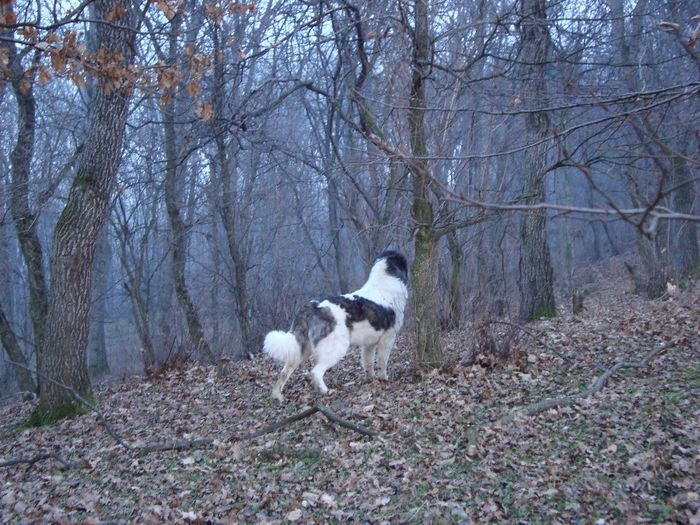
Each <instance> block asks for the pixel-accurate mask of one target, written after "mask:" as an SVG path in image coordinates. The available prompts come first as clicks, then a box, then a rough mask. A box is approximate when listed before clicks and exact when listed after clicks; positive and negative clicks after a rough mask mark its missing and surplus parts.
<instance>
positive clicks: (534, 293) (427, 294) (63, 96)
mask: <svg viewBox="0 0 700 525" xmlns="http://www.w3.org/2000/svg"><path fill="white" fill-rule="evenodd" d="M697 7H698V6H697V3H696V2H690V1H670V0H669V1H649V0H639V1H625V0H607V1H602V0H579V1H571V0H562V1H547V2H545V1H544V0H517V1H511V0H505V1H504V0H478V1H474V2H464V1H452V0H435V1H427V0H412V1H410V2H409V1H404V0H399V1H395V0H391V1H389V0H386V1H385V0H376V1H371V2H353V1H345V0H337V1H336V0H328V1H324V0H309V1H301V0H300V1H289V0H286V1H275V0H269V1H265V2H257V3H237V2H230V1H220V0H208V1H201V0H180V1H177V2H176V1H174V0H156V1H154V2H151V3H150V5H147V3H145V2H141V1H139V0H94V1H87V2H83V3H80V4H78V3H77V2H75V3H69V2H59V3H57V4H51V3H44V2H25V1H23V0H22V1H19V2H16V3H15V2H12V1H9V2H8V1H7V0H2V1H0V72H1V75H0V123H1V125H0V268H2V272H1V273H0V314H1V315H0V336H1V337H2V339H1V340H2V346H3V349H4V350H3V352H4V356H3V359H2V360H0V395H2V396H8V395H10V394H12V393H13V392H17V391H36V389H37V386H38V383H48V382H46V381H43V377H53V378H60V379H61V380H62V381H63V382H65V383H67V384H69V385H72V386H73V387H74V388H76V390H77V391H80V392H89V385H90V384H91V383H94V382H95V381H99V380H104V379H105V378H113V379H120V378H123V377H125V376H128V375H133V374H142V373H144V372H149V373H150V372H155V371H158V370H160V369H162V368H163V367H167V366H169V365H170V364H172V363H173V362H176V361H178V360H201V361H203V362H209V363H218V362H220V359H221V358H222V357H226V358H230V359H238V358H242V357H245V356H248V355H249V354H255V353H257V352H258V351H259V349H260V346H261V341H262V337H263V336H264V334H265V332H266V331H268V330H270V329H272V328H283V327H286V326H287V325H288V323H289V321H290V319H291V317H292V315H293V313H294V311H295V310H296V309H297V308H298V307H299V306H300V305H301V304H303V303H304V302H306V301H307V300H309V299H311V298H315V297H322V296H324V295H327V294H329V293H337V292H339V291H342V292H348V291H351V290H353V289H355V288H356V287H358V286H360V285H361V284H362V282H363V281H364V279H365V278H366V274H367V272H368V269H369V267H370V265H371V262H372V259H373V257H374V256H375V255H377V254H378V253H380V252H381V251H382V250H384V249H386V248H389V247H390V248H394V249H398V250H400V251H402V252H404V253H405V254H407V256H408V258H409V261H410V264H411V265H412V266H411V305H410V307H409V314H408V320H407V326H406V328H405V329H404V330H405V331H406V333H408V334H411V337H412V338H414V339H415V344H416V356H415V359H416V366H418V367H423V368H425V367H427V368H430V367H434V366H438V365H439V364H440V362H441V360H442V354H441V351H440V334H442V333H444V332H445V331H448V330H450V329H454V328H457V327H460V326H478V323H479V322H480V321H483V320H486V319H499V318H505V319H510V320H512V321H513V322H518V323H520V322H525V321H528V320H531V319H535V318H539V317H542V316H551V315H554V314H555V313H556V311H557V309H559V311H560V312H562V311H567V310H568V311H570V309H571V305H572V298H576V299H577V301H579V300H583V301H584V303H585V295H586V287H587V285H588V284H590V283H591V282H592V279H593V270H592V268H593V266H594V265H595V264H596V263H598V262H600V261H603V260H606V259H608V258H611V257H619V258H621V259H623V260H624V261H625V262H626V263H627V265H626V266H625V268H626V270H625V271H626V272H629V276H630V277H631V279H632V282H633V283H634V285H635V286H634V288H635V289H634V290H630V291H632V292H634V293H638V294H642V295H644V296H646V297H649V298H651V299H653V298H657V297H659V296H661V295H663V294H664V293H666V291H667V289H668V286H669V283H674V284H675V285H679V286H683V284H684V283H685V282H686V279H687V278H689V277H690V278H693V277H694V278H697V276H698V268H699V266H698V265H699V262H700V253H699V250H698V222H699V221H700V202H699V199H698V195H699V193H698V180H697V179H698V173H699V171H698V163H699V161H700V155H699V149H698V148H699V145H700V135H699V134H698V122H699V110H700V102H699V101H700V99H699V98H698V91H700V54H699V53H700V49H699V48H698V47H699V46H696V45H695V40H696V39H697V37H698V33H699V32H700V25H698V18H697V16H695V15H700V13H699V12H698V11H697ZM693 17H695V18H693ZM621 267H622V266H621ZM622 277H625V278H627V276H623V275H620V278H622ZM8 361H13V362H15V363H19V364H20V365H23V366H16V365H11V364H10V363H9V362H8ZM84 363H87V367H88V368H87V369H86V370H89V377H84V374H83V375H81V373H82V372H81V370H82V369H84V366H83V365H84ZM24 366H26V367H27V368H23V367H24ZM35 368H36V369H38V370H39V371H40V372H41V373H42V374H43V376H37V375H35V374H32V373H30V372H28V369H32V370H33V369H35ZM66 369H70V370H68V372H66ZM59 390H60V389H59ZM40 394H41V395H42V398H43V397H47V398H48V397H52V396H54V397H56V396H58V397H61V394H57V393H56V392H55V391H51V385H50V384H46V385H42V386H41V390H40ZM66 396H67V394H65V393H64V394H63V399H64V400H65V399H66ZM67 399H68V400H69V401H70V397H68V398H67ZM53 406H55V403H54V405H53ZM47 407H48V405H47Z"/></svg>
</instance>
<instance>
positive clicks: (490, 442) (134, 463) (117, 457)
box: [0, 280, 700, 524]
mask: <svg viewBox="0 0 700 525" xmlns="http://www.w3.org/2000/svg"><path fill="white" fill-rule="evenodd" d="M611 282H613V281H611V280H599V282H597V283H596V284H595V285H594V286H592V287H591V293H590V294H589V295H588V296H587V298H586V310H584V312H583V313H582V314H581V315H580V316H579V317H578V318H577V319H574V318H572V317H571V316H570V315H562V316H560V317H559V318H558V319H554V320H546V321H540V322H535V323H531V324H529V325H527V326H526V327H523V328H524V330H523V329H522V328H518V327H514V326H513V325H509V324H504V323H501V324H500V325H498V324H492V325H488V326H487V327H483V326H482V327H481V328H478V327H465V328H463V329H462V330H461V331H459V332H452V333H450V334H448V335H447V336H446V343H447V344H446V347H447V349H448V352H449V354H450V357H451V359H450V362H451V363H452V364H451V365H450V366H447V367H445V368H444V369H443V370H441V371H437V372H434V373H432V374H430V375H427V376H424V377H417V376H416V375H414V373H413V371H412V370H413V367H412V357H411V356H412V348H411V340H410V337H409V336H408V335H407V333H408V332H406V333H405V334H404V335H403V337H402V338H401V339H400V340H399V343H398V347H397V350H396V351H395V353H394V355H393V356H392V360H391V362H390V369H389V370H390V377H391V381H390V382H388V383H382V382H378V381H377V382H373V383H367V382H365V381H364V380H363V378H362V375H361V373H360V367H359V357H358V355H356V353H354V354H352V355H349V356H348V357H347V358H346V359H345V360H344V361H343V362H342V363H341V364H339V365H338V366H337V367H335V368H334V369H332V370H331V371H329V372H328V374H327V376H326V377H327V383H328V385H329V387H331V388H332V389H333V392H332V394H331V395H330V396H327V397H322V398H321V397H318V396H317V394H315V393H314V392H312V389H311V387H310V382H309V381H308V378H307V377H306V375H305V372H306V371H308V365H307V366H306V367H302V368H301V369H300V371H298V372H297V373H296V374H295V375H293V376H292V378H291V379H290V381H289V383H288V387H287V391H286V394H287V397H288V400H287V402H286V403H285V404H282V405H280V404H279V403H277V402H276V401H274V400H272V399H270V397H269V394H270V386H271V383H272V382H273V381H274V380H275V378H276V375H277V373H278V370H277V369H276V368H275V366H274V364H273V363H272V361H271V360H269V359H267V358H265V357H259V358H255V359H254V360H252V361H241V362H236V363H231V365H230V367H229V370H227V373H226V374H225V375H224V376H223V377H220V376H219V375H217V372H216V370H215V369H214V368H207V367H201V366H196V365H187V366H184V367H181V368H179V369H175V370H173V371H171V372H169V373H168V374H166V375H165V376H163V377H160V378H157V379H151V380H144V379H143V378H133V379H132V380H130V381H128V382H127V383H125V384H120V385H112V386H108V387H105V388H103V389H101V390H98V392H97V400H98V402H99V410H100V411H101V413H102V414H103V415H104V417H105V418H106V420H107V421H108V422H109V425H110V428H111V430H112V431H113V432H114V433H115V434H116V435H118V436H119V437H120V439H122V440H124V442H126V443H128V444H129V445H130V446H132V447H143V446H148V445H149V444H154V443H167V444H170V445H173V444H174V443H175V442H180V445H181V447H185V446H186V445H188V444H191V441H192V440H203V441H200V442H198V443H197V444H196V445H198V446H194V447H191V448H183V449H182V450H166V451H148V452H145V451H143V450H140V451H139V450H131V451H129V450H126V449H125V448H124V447H123V446H121V445H120V444H118V442H117V441H116V440H115V439H114V438H113V437H111V436H110V435H109V434H108V433H107V432H105V428H104V425H103V423H102V422H101V421H100V419H99V417H98V416H97V415H96V414H95V413H90V414H87V415H84V416H82V417H78V418H74V419H70V420H66V421H62V422H60V423H58V424H56V425H55V426H52V427H45V428H29V429H20V428H18V426H19V425H21V424H22V422H23V421H24V420H26V418H27V416H28V415H29V413H30V411H31V410H32V403H30V402H25V403H22V404H12V405H8V406H4V407H2V408H0V463H2V462H8V461H13V460H20V461H18V462H17V463H16V464H13V465H8V466H4V467H3V468H2V469H0V486H1V489H0V522H1V523H19V522H26V523H35V522H50V523H74V522H80V523H103V522H109V523H127V522H128V523H160V522H169V523H238V522H251V523H277V522H282V521H284V522H294V521H298V522H300V523H326V522H369V523H382V522H386V523H421V522H427V523H470V522H487V521H507V522H511V523H515V522H527V523H539V522H547V523H611V522H632V521H635V522H636V521H640V522H657V523H658V522H661V523H664V522H666V523H670V522H680V523H691V524H693V523H694V524H697V523H700V495H699V494H698V492H699V491H698V472H700V449H699V447H698V444H699V442H700V404H699V403H698V398H699V397H700V337H699V334H700V284H698V283H695V284H694V285H690V286H689V287H687V288H686V289H684V290H675V291H673V293H669V294H667V295H666V296H665V297H664V298H662V299H661V300H656V301H647V300H644V299H642V298H640V297H638V296H635V295H632V294H630V293H628V292H627V291H626V290H625V287H626V285H624V286H623V285H619V286H617V287H615V286H614V285H613V284H609V283H611ZM605 283H608V285H607V286H606V285H605ZM479 330H481V331H479ZM480 337H481V338H482V339H481V340H480V339H479V338H480ZM489 337H490V339H489ZM484 340H489V341H492V342H494V344H495V348H496V350H497V351H496V354H498V352H499V351H504V349H507V350H508V351H509V357H508V358H507V359H506V360H504V359H502V358H501V357H499V356H498V355H495V354H494V353H489V352H486V351H483V349H482V350H481V351H479V349H478V348H477V345H478V343H479V342H480V341H482V342H483V341H484ZM506 343H507V346H505V345H506ZM499 348H500V350H498V349H499ZM475 349H476V353H473V351H474V350H475ZM469 356H471V357H469ZM645 357H649V360H648V363H644V365H645V366H642V367H637V368H619V369H618V371H617V373H615V374H612V375H611V377H609V379H608V380H607V382H606V384H605V385H603V386H602V388H601V389H600V390H599V391H597V392H596V393H595V394H593V395H592V396H590V397H583V398H581V399H577V400H572V401H571V402H568V404H566V403H564V404H559V405H558V406H555V407H554V408H550V409H548V410H544V411H542V412H540V413H538V414H536V415H534V416H531V417H525V416H517V415H515V413H514V412H513V410H514V409H516V408H518V407H525V406H528V405H531V404H533V403H536V402H539V401H541V400H543V399H547V398H562V396H566V395H572V394H573V395H575V394H577V393H581V392H584V391H585V390H586V389H587V388H589V387H590V386H591V384H593V382H594V381H595V379H596V378H597V377H600V376H601V374H603V373H604V372H605V371H606V370H609V369H610V368H611V367H613V366H614V365H615V364H616V363H620V362H626V363H631V364H634V363H639V362H641V361H642V360H644V358H645ZM560 400H561V399H560ZM316 403H324V404H325V405H326V406H328V407H330V409H331V410H333V411H334V413H335V414H336V415H337V416H339V417H340V418H343V419H344V420H347V421H350V422H352V423H353V424H356V425H362V426H363V427H367V428H371V429H373V430H375V431H377V432H378V436H377V437H369V436H365V435H362V434H360V433H358V432H356V431H354V430H352V429H348V428H343V427H340V426H338V425H335V424H333V423H332V422H331V421H330V420H329V419H327V418H326V417H323V415H322V414H321V413H318V412H317V413H315V414H313V415H310V416H308V417H306V418H304V419H302V420H300V421H296V422H292V423H289V424H288V425H286V426H285V427H284V428H282V429H279V430H277V431H273V432H270V433H268V434H265V435H263V436H261V437H258V438H254V439H249V438H246V436H245V433H249V432H253V431H256V430H258V429H261V428H263V427H265V426H266V425H268V424H271V423H273V422H276V421H280V420H283V419H284V418H286V417H288V416H292V415H294V414H297V413H299V412H301V411H302V410H303V409H304V408H306V407H308V406H313V405H314V404H316ZM554 405H557V403H554ZM509 415H512V416H514V417H510V418H509V417H508V416H509ZM503 418H506V419H503ZM499 420H500V422H499ZM44 454H49V455H50V454H55V456H53V457H48V458H46V459H39V458H42V457H43V456H42V455H44ZM59 458H60V459H59ZM21 460H36V461H34V462H26V461H25V462H23V461H21Z"/></svg>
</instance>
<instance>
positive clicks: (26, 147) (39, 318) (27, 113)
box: [0, 6, 49, 368]
mask: <svg viewBox="0 0 700 525" xmlns="http://www.w3.org/2000/svg"><path fill="white" fill-rule="evenodd" d="M7 9H10V6H2V7H0V14H4V11H5V10H7ZM6 34H7V33H6ZM7 36H8V38H9V37H11V36H12V35H11V34H7ZM0 47H6V48H7V50H8V52H9V59H10V68H11V71H12V89H13V91H14V94H15V99H16V101H17V142H16V143H15V147H14V149H13V150H12V153H11V155H10V164H11V166H12V169H11V183H10V199H9V202H10V211H11V214H12V221H13V222H14V225H15V228H16V229H17V239H18V241H19V247H20V251H21V253H22V258H23V259H24V263H25V265H26V266H27V282H28V287H29V317H30V319H31V324H32V333H33V343H34V349H35V355H36V363H37V367H39V368H40V367H41V361H42V354H43V339H44V330H45V326H46V315H47V311H48V304H49V303H48V301H49V299H48V289H47V285H46V278H45V274H44V255H43V249H42V247H41V242H40V241H39V235H38V232H37V224H38V222H39V214H38V212H34V211H32V209H31V206H30V204H29V188H30V184H29V178H30V177H29V176H30V171H31V163H32V157H33V153H34V135H35V128H36V101H35V98H34V76H33V74H29V73H28V72H25V71H24V70H23V69H22V64H21V63H20V57H19V56H18V54H17V50H16V48H15V46H14V44H9V43H8V44H3V43H2V42H0Z"/></svg>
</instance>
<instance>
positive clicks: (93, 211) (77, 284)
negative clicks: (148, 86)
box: [33, 0, 138, 422]
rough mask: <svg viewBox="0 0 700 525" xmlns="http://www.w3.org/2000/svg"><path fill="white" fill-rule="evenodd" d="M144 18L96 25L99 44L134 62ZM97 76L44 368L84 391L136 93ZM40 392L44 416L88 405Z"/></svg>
mask: <svg viewBox="0 0 700 525" xmlns="http://www.w3.org/2000/svg"><path fill="white" fill-rule="evenodd" d="M118 5H123V2H122V0H98V1H96V2H94V3H93V4H92V8H93V12H92V17H93V18H94V19H95V20H105V18H106V16H107V15H108V14H109V13H110V12H112V11H113V10H114V9H115V8H116V7H117V6H118ZM137 16H138V10H136V9H135V8H134V7H133V6H131V5H129V6H127V9H126V13H125V15H124V16H123V17H122V18H121V19H120V21H121V23H120V24H118V25H117V24H112V23H101V24H96V27H95V33H96V38H97V41H98V42H99V46H98V47H100V48H102V49H104V50H105V51H106V56H113V57H119V58H120V60H119V63H118V64H115V66H118V67H122V68H126V67H127V66H129V65H130V64H131V63H132V62H133V58H134V49H135V47H134V45H135V34H136V32H135V30H134V29H135V27H136V24H137ZM112 71H113V70H112ZM96 80H97V84H96V86H95V89H94V91H93V93H92V96H91V98H90V101H89V104H88V114H87V126H86V128H87V129H86V135H85V146H84V148H83V150H82V152H81V154H80V157H79V160H78V164H77V168H76V174H75V179H74V180H73V184H72V186H71V189H70V193H69V195H68V200H67V202H66V206H65V208H64V209H63V211H62V213H61V215H60V217H59V219H58V222H57V224H56V228H55V230H54V235H53V247H52V252H51V260H50V265H51V292H52V293H51V298H50V300H49V308H48V315H47V323H46V332H45V341H44V347H45V356H44V359H43V366H42V367H41V372H42V373H43V374H44V375H46V376H47V377H49V378H51V379H53V380H55V381H58V382H61V383H63V384H65V385H66V386H68V387H70V388H72V389H73V390H74V391H75V392H77V393H78V394H80V395H81V396H82V397H86V396H90V395H91V387H90V379H89V375H88V370H87V359H86V352H85V346H86V343H87V337H88V325H89V314H90V289H91V286H90V285H91V282H92V263H93V258H94V254H95V246H96V244H97V238H98V236H99V234H100V232H101V231H102V228H103V227H104V223H105V221H106V218H107V214H108V207H109V203H110V200H111V195H112V190H113V188H114V185H115V181H116V174H117V168H118V166H119V161H120V157H121V150H122V141H123V136H124V127H125V124H126V119H127V116H128V109H129V96H130V92H131V89H130V86H128V85H127V87H124V86H116V85H114V84H113V83H112V81H111V80H110V78H109V76H105V77H102V76H100V75H99V73H98V78H97V79H96ZM108 83H109V84H110V85H109V86H108V85H107V84H108ZM40 396H41V399H40V402H39V405H38V406H37V408H36V411H35V414H34V417H33V419H34V421H36V422H41V421H47V420H52V419H56V418H60V417H64V416H65V415H69V414H71V413H75V412H77V411H80V409H81V407H79V405H78V404H77V403H76V401H75V399H74V398H73V395H72V394H71V393H70V392H69V391H67V390H66V389H65V388H62V387H61V386H59V385H57V384H54V383H51V382H48V381H44V382H43V383H42V384H41V389H40Z"/></svg>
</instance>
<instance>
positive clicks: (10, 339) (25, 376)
mask: <svg viewBox="0 0 700 525" xmlns="http://www.w3.org/2000/svg"><path fill="white" fill-rule="evenodd" d="M0 343H2V346H3V347H4V348H5V352H6V353H7V358H8V359H9V360H10V361H13V362H15V363H19V364H20V365H22V366H26V367H30V366H31V365H30V363H28V362H27V359H26V358H25V357H24V353H23V352H22V347H21V346H20V345H19V341H18V340H17V337H16V336H15V333H14V331H13V330H12V326H11V325H10V322H9V321H8V319H7V316H6V315H5V311H4V310H3V307H2V304H0ZM22 366H12V365H10V368H11V369H13V370H12V371H13V373H14V376H15V379H16V381H17V386H18V387H19V389H20V390H21V391H23V392H36V383H35V382H34V378H33V377H32V374H31V373H30V372H29V370H27V369H26V368H22Z"/></svg>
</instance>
